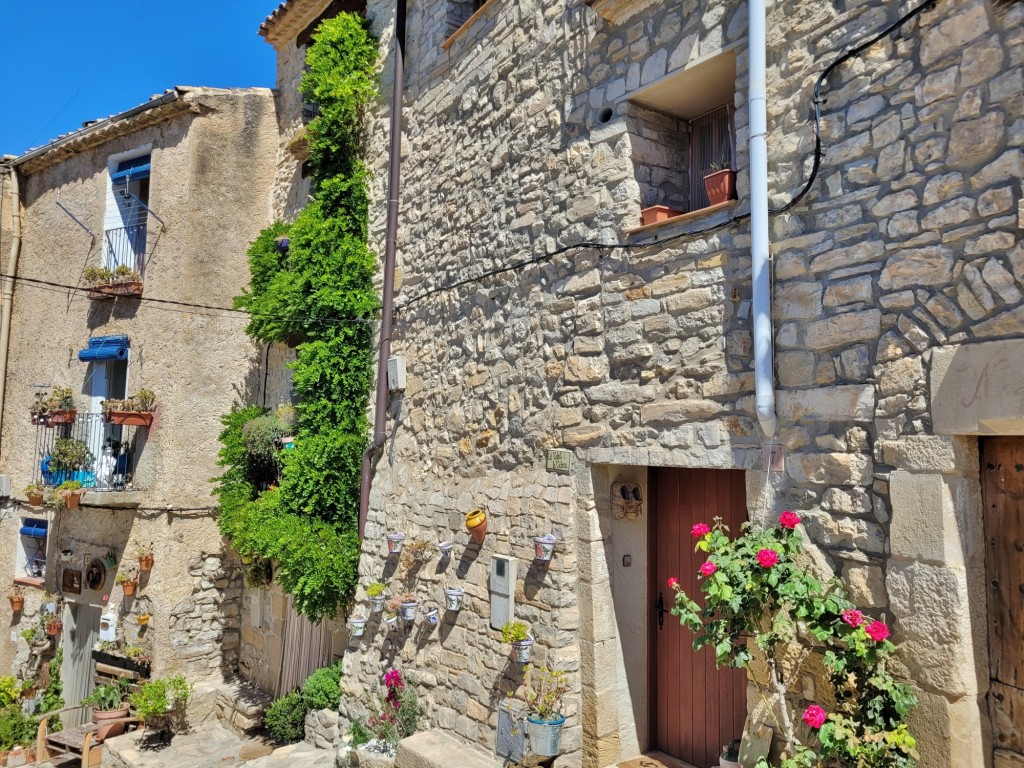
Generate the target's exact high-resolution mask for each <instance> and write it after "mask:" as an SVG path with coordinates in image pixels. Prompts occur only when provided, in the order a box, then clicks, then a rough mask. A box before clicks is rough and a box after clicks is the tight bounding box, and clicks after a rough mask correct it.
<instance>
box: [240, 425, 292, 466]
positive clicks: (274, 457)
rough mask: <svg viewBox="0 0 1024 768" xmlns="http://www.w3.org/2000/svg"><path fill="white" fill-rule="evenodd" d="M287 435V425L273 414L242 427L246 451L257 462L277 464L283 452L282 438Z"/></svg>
mask: <svg viewBox="0 0 1024 768" xmlns="http://www.w3.org/2000/svg"><path fill="white" fill-rule="evenodd" d="M286 434H287V429H286V428H285V425H284V424H282V423H281V420H280V419H279V418H277V416H276V415H274V414H272V413H265V414H263V415H262V416H257V417H256V418H255V419H250V420H249V421H247V422H245V424H243V425H242V440H243V442H245V450H246V452H247V453H248V454H249V456H251V457H252V458H253V459H255V460H256V461H260V462H263V463H264V464H277V461H278V455H279V454H280V452H281V438H282V437H284V436H285V435H286Z"/></svg>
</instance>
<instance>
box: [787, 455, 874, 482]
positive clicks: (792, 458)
mask: <svg viewBox="0 0 1024 768" xmlns="http://www.w3.org/2000/svg"><path fill="white" fill-rule="evenodd" d="M871 472H872V467H871V460H870V459H869V458H868V457H867V456H864V455H862V454H858V453H794V454H790V455H789V456H787V457H786V473H787V474H788V475H789V476H790V477H791V478H793V479H794V480H796V481H797V482H798V483H809V484H812V485H870V484H871Z"/></svg>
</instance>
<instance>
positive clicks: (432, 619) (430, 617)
mask: <svg viewBox="0 0 1024 768" xmlns="http://www.w3.org/2000/svg"><path fill="white" fill-rule="evenodd" d="M426 616H427V623H428V624H437V608H428V609H427V613H426Z"/></svg>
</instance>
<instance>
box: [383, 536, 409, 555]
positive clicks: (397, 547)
mask: <svg viewBox="0 0 1024 768" xmlns="http://www.w3.org/2000/svg"><path fill="white" fill-rule="evenodd" d="M387 540H388V554H389V555H397V554H398V553H399V552H401V551H402V544H403V542H405V534H404V533H402V532H401V531H396V532H395V533H389V534H388V535H387Z"/></svg>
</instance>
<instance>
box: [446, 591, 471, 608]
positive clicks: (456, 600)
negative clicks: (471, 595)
mask: <svg viewBox="0 0 1024 768" xmlns="http://www.w3.org/2000/svg"><path fill="white" fill-rule="evenodd" d="M465 599H466V590H464V589H463V588H462V587H446V588H445V590H444V607H445V610H447V611H461V610H462V601H463V600H465Z"/></svg>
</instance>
